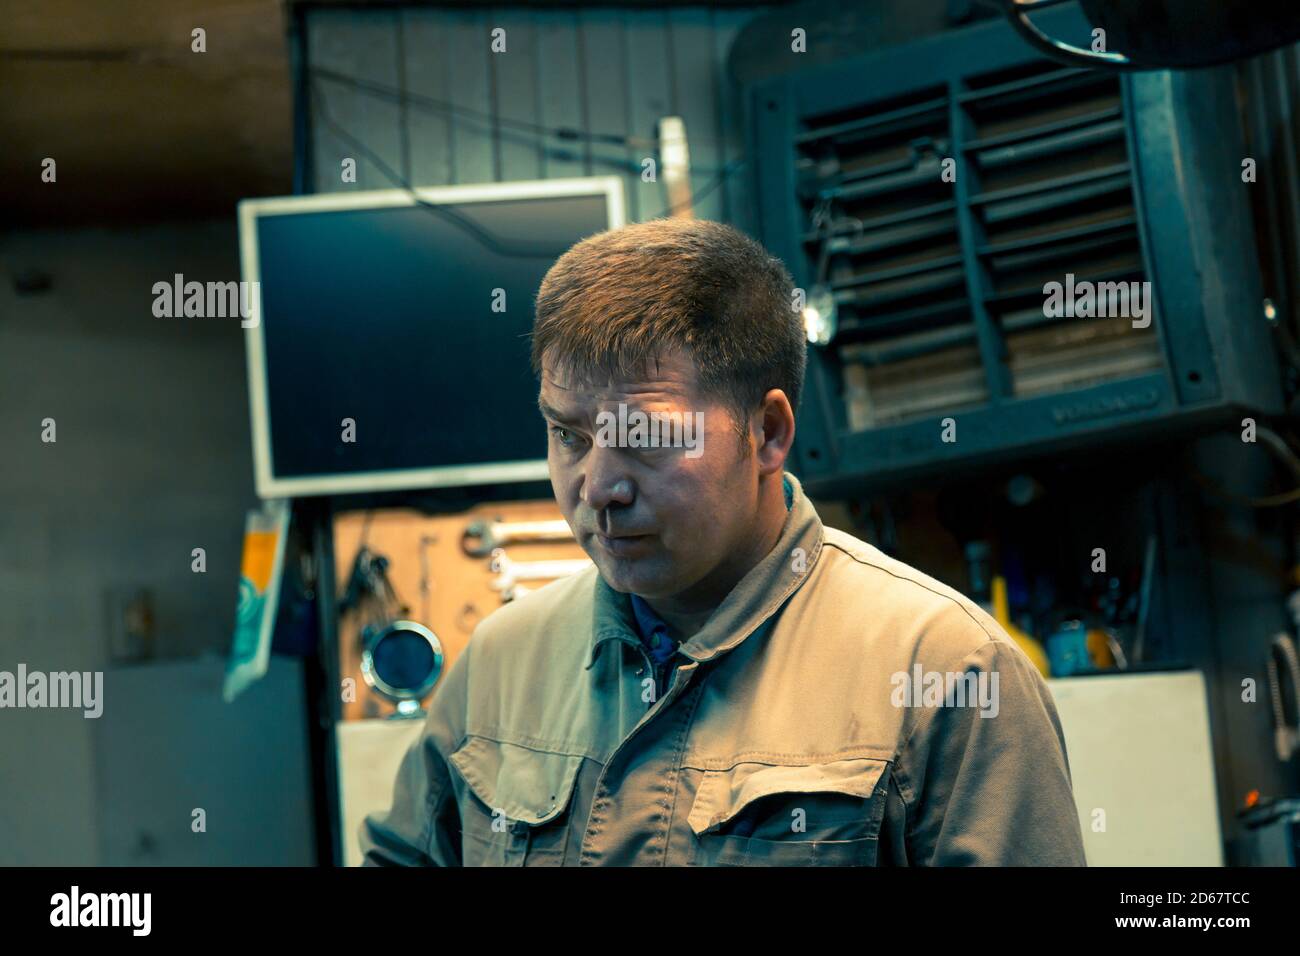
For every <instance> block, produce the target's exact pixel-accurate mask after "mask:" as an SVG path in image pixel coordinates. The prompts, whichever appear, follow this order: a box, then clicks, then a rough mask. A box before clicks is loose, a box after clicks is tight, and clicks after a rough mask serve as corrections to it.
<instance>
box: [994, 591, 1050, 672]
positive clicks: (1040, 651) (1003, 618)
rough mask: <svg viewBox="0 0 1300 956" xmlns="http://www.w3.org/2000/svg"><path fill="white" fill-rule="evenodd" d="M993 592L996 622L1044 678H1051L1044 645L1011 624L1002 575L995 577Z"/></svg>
mask: <svg viewBox="0 0 1300 956" xmlns="http://www.w3.org/2000/svg"><path fill="white" fill-rule="evenodd" d="M991 590H992V596H993V618H994V620H996V621H997V622H998V623H999V624H1001V625H1002V629H1003V630H1004V631H1006V632H1007V633H1008V634H1010V635H1011V639H1012V640H1013V641H1015V642H1016V643H1017V644H1019V645H1020V649H1021V650H1022V651H1024V652H1025V654H1026V656H1028V658H1029V659H1030V661H1032V662H1033V665H1034V666H1035V667H1037V668H1038V672H1039V673H1040V674H1042V675H1043V676H1044V677H1050V676H1051V669H1050V667H1049V666H1048V663H1047V651H1046V650H1044V648H1043V645H1042V644H1040V643H1039V642H1038V641H1036V640H1035V639H1034V638H1033V636H1031V635H1029V634H1026V633H1025V632H1024V631H1022V630H1021V629H1020V628H1018V627H1016V625H1015V624H1013V623H1012V622H1011V608H1010V604H1009V602H1008V601H1007V579H1006V578H1004V577H1003V576H1002V575H1000V574H995V575H993V586H992V589H991Z"/></svg>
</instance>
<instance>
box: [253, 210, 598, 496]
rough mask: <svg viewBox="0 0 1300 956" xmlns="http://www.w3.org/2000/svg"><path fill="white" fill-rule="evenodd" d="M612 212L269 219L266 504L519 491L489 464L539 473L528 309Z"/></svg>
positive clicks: (261, 224) (263, 316)
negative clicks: (378, 494)
mask: <svg viewBox="0 0 1300 956" xmlns="http://www.w3.org/2000/svg"><path fill="white" fill-rule="evenodd" d="M610 205H611V204H610V202H609V201H608V196H607V195H606V194H605V193H604V192H601V193H592V192H590V191H589V192H588V193H586V194H582V195H560V196H555V195H552V196H539V197H533V198H503V199H491V200H476V201H472V202H459V203H454V202H439V203H437V204H436V206H435V207H434V208H430V207H429V206H426V205H411V204H403V205H389V206H379V207H370V208H365V207H360V208H333V209H326V210H312V209H311V208H310V207H307V208H304V209H303V211H301V212H292V213H285V212H276V213H275V214H259V215H257V216H256V218H255V219H254V220H253V221H254V222H255V232H256V259H257V262H256V273H257V280H258V281H259V282H260V285H261V288H260V293H261V295H260V312H259V315H258V320H259V322H258V327H256V328H253V329H250V330H249V331H250V333H251V334H257V335H260V342H261V352H262V359H261V363H260V364H261V366H262V368H263V369H264V381H262V382H260V383H252V382H250V387H255V388H256V389H257V390H258V391H262V392H263V393H264V394H263V397H262V398H261V401H262V402H264V414H265V418H266V424H265V431H266V433H267V444H268V446H269V447H268V448H267V452H268V458H269V461H268V462H267V463H266V468H264V469H263V468H259V482H258V484H259V493H263V494H266V495H278V494H320V493H331V492H339V491H374V490H384V489H387V488H394V487H406V488H410V487H433V486H437V485H448V484H476V483H485V482H489V481H495V480H511V472H509V470H508V469H506V470H502V469H501V468H500V467H495V468H493V467H488V466H500V465H503V464H507V465H508V464H510V463H515V464H516V466H518V465H519V464H520V463H529V465H528V468H526V469H525V471H527V474H528V477H527V478H525V477H524V472H518V474H515V475H514V480H537V479H541V478H545V469H544V465H539V463H540V462H544V459H545V458H546V432H545V428H544V426H543V424H542V420H541V418H540V416H539V415H538V414H537V411H536V404H537V381H536V379H535V378H534V376H533V374H532V371H531V368H530V366H529V338H528V336H529V333H530V332H531V330H532V324H533V301H534V297H535V295H536V293H537V289H538V286H539V285H540V284H541V281H542V277H543V276H544V275H545V273H546V271H547V269H549V268H550V266H551V265H552V264H553V263H554V261H555V260H556V258H558V257H559V256H560V255H561V254H562V253H563V252H564V251H565V250H566V249H568V248H569V247H570V246H571V245H573V243H575V242H577V241H578V240H580V239H582V238H584V237H586V236H590V235H592V234H593V233H597V232H600V231H602V230H604V229H607V228H609V227H610V225H611V214H610ZM620 212H621V211H620ZM250 366H251V352H250ZM258 406H259V398H258V396H257V395H254V397H253V412H254V419H255V422H254V428H255V432H256V429H257V422H256V419H257V417H258V415H259V408H258ZM349 422H350V423H353V424H352V425H351V426H350V431H349V430H348V429H349ZM254 437H255V440H256V438H257V436H256V434H255V436H254ZM348 438H351V439H352V440H347V439H348ZM259 464H260V463H259ZM529 469H531V470H529ZM266 471H269V472H270V478H271V482H270V483H269V485H270V486H268V487H266V488H264V487H263V485H264V484H266V482H264V481H263V480H262V479H263V478H264V477H265V474H264V472H266ZM516 471H518V469H516Z"/></svg>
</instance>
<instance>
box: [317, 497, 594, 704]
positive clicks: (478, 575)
mask: <svg viewBox="0 0 1300 956" xmlns="http://www.w3.org/2000/svg"><path fill="white" fill-rule="evenodd" d="M359 556H360V558H361V560H360V561H358V557H359ZM334 558H335V575H336V580H337V581H338V586H339V590H340V592H341V596H340V599H339V621H338V638H339V674H340V677H341V679H342V680H343V682H344V685H343V702H342V706H341V714H342V719H343V720H345V721H351V720H364V719H367V718H377V717H380V718H382V717H389V716H395V715H397V714H398V713H399V701H397V700H394V699H392V697H391V696H390V695H389V694H386V693H385V692H384V691H383V690H382V689H380V688H382V687H383V686H384V681H382V680H378V679H377V675H376V672H375V666H374V655H372V659H371V661H370V662H369V663H370V665H371V666H370V668H369V670H370V673H369V680H368V679H367V673H366V670H367V668H366V667H365V666H363V665H364V664H365V663H366V662H364V661H363V656H364V651H365V649H366V646H367V640H371V641H373V638H374V636H375V634H376V633H377V632H379V631H380V630H381V629H382V628H381V625H382V624H383V623H384V622H385V621H405V622H411V623H412V624H414V625H419V627H418V628H415V629H414V630H415V631H416V632H418V633H421V634H423V633H424V631H426V630H427V632H428V633H429V634H431V635H432V636H433V638H434V641H435V642H436V646H437V648H438V650H439V652H440V655H441V657H440V660H439V663H440V666H441V672H440V676H439V679H441V675H445V674H446V673H447V671H448V669H450V667H451V666H452V664H454V663H455V661H456V659H457V658H458V657H459V656H460V653H461V652H462V651H463V650H464V649H465V646H466V644H468V643H469V638H470V635H471V634H472V633H473V631H474V628H475V626H476V625H477V624H478V622H479V621H480V620H482V619H483V618H484V617H486V616H487V615H488V614H490V613H492V611H494V610H496V609H497V608H499V607H501V606H502V605H503V604H506V603H508V602H510V601H513V600H520V599H522V598H524V597H526V596H527V594H528V593H529V592H530V591H532V590H535V589H537V588H539V587H542V586H544V585H545V584H547V583H549V582H550V581H553V580H556V579H557V578H560V577H564V576H567V575H569V574H573V573H575V572H577V571H580V570H582V569H583V568H585V567H587V566H588V565H590V563H591V561H590V559H589V558H588V557H587V555H586V554H585V552H583V550H582V548H581V546H579V544H578V543H577V541H575V540H574V538H573V534H572V532H571V531H570V530H569V527H568V525H567V524H566V523H565V521H564V518H563V516H562V515H561V514H560V510H559V508H558V507H556V505H555V502H553V501H546V500H537V501H506V502H493V503H487V504H483V505H477V506H475V507H473V508H470V509H467V510H465V511H462V512H457V513H455V514H440V515H426V514H423V513H421V512H419V511H416V510H413V509H379V510H373V511H365V512H362V511H357V512H348V513H346V514H342V515H339V516H337V517H336V518H335V519H334ZM349 678H350V679H351V683H348V681H349ZM436 687H437V683H436V682H435V683H433V684H432V685H431V686H430V687H429V688H428V689H427V690H425V691H423V692H422V693H421V694H420V696H419V698H418V699H416V700H414V701H413V702H412V703H408V704H405V705H404V706H405V708H406V709H410V710H412V711H415V710H416V709H417V708H418V706H419V704H420V703H421V702H423V701H427V700H428V697H429V696H430V695H431V694H432V693H433V691H434V690H435V689H436ZM349 691H351V692H350V693H349Z"/></svg>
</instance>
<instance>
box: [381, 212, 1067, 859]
mask: <svg viewBox="0 0 1300 956" xmlns="http://www.w3.org/2000/svg"><path fill="white" fill-rule="evenodd" d="M792 304H793V290H792V288H791V281H790V278H789V275H788V273H787V272H786V271H785V269H784V267H783V266H782V265H781V264H780V263H779V262H778V261H777V260H775V259H773V258H772V257H770V256H769V255H767V254H766V253H765V252H764V250H763V249H762V248H761V247H760V246H759V245H758V244H756V243H754V242H753V241H751V240H749V239H747V238H745V237H744V236H743V235H741V234H740V233H738V232H736V231H735V230H733V229H731V228H729V227H727V226H724V225H720V224H718V223H713V222H701V221H694V220H682V219H670V220H656V221H652V222H647V223H641V224H638V225H632V226H628V227H625V228H622V229H617V230H612V231H609V232H605V233H601V234H599V235H596V236H593V237H591V238H588V239H586V240H584V241H582V242H580V243H578V244H577V245H576V246H574V247H573V248H572V249H570V250H569V251H568V252H567V253H566V254H565V255H564V256H563V257H561V258H560V259H559V261H557V262H556V264H555V265H554V267H553V268H552V269H551V270H550V272H549V273H548V274H547V276H546V278H545V280H544V281H543V283H542V287H541V289H540V291H539V293H538V297H537V310H536V313H537V314H536V322H535V326H534V335H533V363H534V368H535V370H536V371H537V372H538V374H539V376H540V378H541V391H540V396H539V406H540V408H541V411H542V415H543V417H544V419H545V421H546V425H547V429H548V432H549V451H548V461H549V465H550V476H551V484H552V487H553V489H554V492H555V499H556V501H557V503H558V504H559V506H560V509H561V511H562V512H563V514H564V517H565V519H566V520H567V521H568V523H569V526H570V527H571V528H572V529H573V532H574V534H575V535H576V536H577V539H578V541H579V543H580V544H581V545H582V547H583V549H584V550H585V551H586V552H587V553H588V554H589V555H590V556H591V558H592V560H593V562H594V564H595V567H594V568H592V569H590V570H588V571H587V572H585V573H581V574H577V575H574V576H572V577H570V578H567V579H564V580H561V581H557V582H555V583H553V584H550V585H548V586H546V587H544V588H542V589H540V590H539V591H537V592H535V593H533V594H531V595H528V596H527V597H525V598H523V599H522V600H519V601H517V602H514V603H512V604H509V605H507V606H505V607H503V608H501V609H500V610H498V611H496V612H494V613H493V614H492V615H491V616H489V617H488V618H486V619H484V620H483V621H482V622H481V623H480V624H479V626H478V628H477V629H476V631H475V633H474V635H473V637H472V638H471V640H470V642H469V645H468V647H467V648H466V650H465V652H464V653H463V654H462V655H461V657H460V658H459V659H458V660H457V662H456V664H455V665H454V666H453V667H452V668H451V669H450V670H449V672H448V673H447V675H446V677H445V678H444V680H443V683H442V685H441V686H440V687H439V688H438V690H437V691H436V693H435V694H434V696H433V698H432V700H431V702H430V710H429V715H428V719H427V723H426V725H425V728H424V732H423V734H422V736H421V738H420V739H419V740H418V741H417V742H416V743H415V744H414V745H413V746H412V748H411V749H410V751H409V752H408V753H407V754H406V756H405V758H404V760H403V763H402V765H401V769H400V771H399V774H398V778H397V782H396V786H395V790H394V796H393V805H392V808H391V809H390V810H389V811H388V812H386V813H380V814H373V815H371V816H370V817H369V818H368V819H367V820H366V821H365V823H364V824H363V825H362V828H361V834H360V836H361V842H362V850H363V852H364V854H365V859H366V862H367V863H370V864H407V865H419V864H424V865H429V864H434V865H462V864H463V865H484V864H487V865H492V864H505V865H516V866H517V865H528V866H533V865H570V866H572V865H600V864H605V865H611V864H612V865H650V866H664V865H669V866H673V865H876V864H880V865H886V864H897V865H975V864H984V865H989V864H994V865H997V864H1046V865H1082V864H1083V863H1084V856H1083V848H1082V837H1081V834H1080V829H1079V822H1078V818H1077V811H1076V808H1075V805H1074V800H1073V796H1072V794H1071V784H1070V775H1069V768H1068V765H1067V762H1066V755H1065V746H1064V741H1063V738H1062V734H1061V728H1060V724H1059V721H1058V719H1057V715H1056V710H1055V707H1054V706H1053V703H1052V700H1051V697H1050V695H1049V693H1048V690H1047V687H1046V684H1045V683H1044V681H1043V680H1042V678H1041V677H1040V676H1039V675H1038V673H1037V672H1036V671H1035V670H1034V668H1033V666H1032V665H1031V664H1030V663H1029V661H1028V660H1027V659H1026V657H1025V656H1024V654H1023V653H1022V652H1021V651H1020V650H1019V648H1018V647H1017V646H1016V645H1015V644H1014V643H1013V642H1012V641H1011V639H1010V638H1009V637H1008V636H1007V634H1006V633H1005V632H1004V631H1003V630H1001V629H1000V628H999V626H998V625H997V623H996V622H995V621H994V620H993V619H992V618H990V617H989V616H988V615H987V614H986V613H985V612H984V611H983V610H981V609H980V607H979V606H978V605H976V604H974V603H973V602H971V601H970V600H968V599H966V598H965V597H963V596H962V595H961V594H960V593H958V592H957V591H954V590H953V589H952V588H949V587H946V586H945V585H943V584H941V583H939V582H938V581H935V580H933V579H931V578H929V577H927V576H926V575H924V574H922V573H920V572H919V571H917V570H915V569H913V568H911V567H908V566H907V565H905V564H903V563H902V562H900V561H896V560H893V559H891V558H889V557H887V556H886V555H884V554H882V553H881V552H880V551H879V550H877V549H876V548H874V547H872V546H871V545H870V544H867V543H865V542H863V541H859V540H858V539H856V538H854V537H852V536H850V535H848V534H845V533H844V532H842V531H837V530H833V529H830V528H825V527H824V526H823V525H822V523H821V521H820V520H819V518H818V516H817V513H816V511H815V510H814V509H813V507H812V505H811V504H810V503H809V501H808V499H807V498H806V497H805V496H804V494H803V491H802V489H801V487H800V484H799V482H798V480H797V479H796V478H795V477H794V476H792V475H789V474H787V473H786V472H785V470H784V465H785V462H786V457H787V456H788V455H789V453H790V447H791V443H792V442H793V440H794V435H795V414H794V410H795V409H796V408H797V407H798V402H799V393H800V390H801V387H802V384H803V374H804V363H805V345H804V329H803V324H802V320H801V317H800V315H799V313H798V312H797V311H795V310H794V309H793V308H792ZM638 413H639V415H638ZM656 413H657V414H656ZM620 416H622V417H621V418H620ZM634 420H635V421H640V422H641V423H642V424H644V422H645V421H646V420H651V421H653V422H655V423H656V426H657V427H650V428H646V427H641V428H636V427H624V426H625V425H627V424H628V423H631V422H633V421H634ZM612 423H621V424H619V425H618V427H613V424H612ZM664 423H669V424H668V425H665V424H664ZM659 426H661V427H659ZM656 438H657V439H660V440H655V439H656ZM665 438H666V439H667V440H663V439H665Z"/></svg>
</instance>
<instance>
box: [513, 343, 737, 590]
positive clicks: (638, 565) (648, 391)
mask: <svg viewBox="0 0 1300 956" xmlns="http://www.w3.org/2000/svg"><path fill="white" fill-rule="evenodd" d="M645 374H646V375H647V376H649V378H648V379H647V380H644V381H614V382H596V383H593V382H584V381H568V380H565V381H557V379H556V376H557V375H558V373H557V372H556V371H555V369H554V368H553V366H552V365H551V364H550V363H544V364H543V372H542V388H541V394H540V396H539V401H538V404H539V405H540V407H541V409H542V415H543V417H544V418H545V419H546V425H547V431H548V435H549V438H548V451H547V461H548V463H549V465H550V473H551V486H552V488H553V489H554V490H555V500H556V501H557V502H558V503H559V506H560V510H561V511H562V512H563V514H564V517H565V520H567V521H568V523H569V526H570V527H571V528H572V529H573V533H574V534H575V535H576V536H577V539H578V543H579V544H581V545H582V548H583V550H584V551H586V552H587V554H588V555H590V556H591V559H592V561H594V562H595V563H596V567H597V568H598V569H599V570H600V574H601V576H602V577H603V578H604V579H605V581H606V582H607V583H608V584H609V585H610V587H612V588H614V589H615V590H616V591H621V592H624V593H633V594H639V595H641V596H642V597H644V598H647V599H654V598H659V599H663V600H671V601H673V602H674V603H677V604H680V605H682V606H684V607H686V606H691V605H707V604H708V603H709V602H711V601H716V600H720V599H721V597H722V596H724V595H725V594H726V592H727V591H728V590H730V587H731V585H733V584H734V580H735V578H734V574H733V572H734V570H735V566H736V564H737V561H738V560H740V561H743V560H744V559H745V558H747V557H748V556H749V551H750V544H751V541H750V539H751V538H752V537H754V535H755V533H756V531H757V530H758V529H757V528H756V527H755V525H756V524H757V522H756V521H755V515H756V511H757V507H758V473H759V470H758V464H757V462H756V459H755V456H754V455H752V454H751V455H743V454H742V449H741V443H740V440H739V438H738V436H737V432H736V426H735V423H734V419H733V417H732V414H731V412H730V411H729V410H728V408H727V407H726V406H724V405H722V404H721V403H720V402H718V401H716V400H712V399H706V398H705V397H703V396H702V395H701V394H700V392H699V390H698V387H697V373H696V368H695V363H694V361H693V360H692V359H691V358H690V357H689V356H686V355H684V354H682V353H681V352H672V353H669V354H667V355H665V356H661V357H660V359H659V361H658V363H657V364H656V363H654V362H651V363H650V364H649V367H648V369H647V370H646V372H645ZM620 404H622V405H624V406H625V408H624V410H623V412H622V415H623V419H624V421H626V422H628V426H627V428H626V429H625V436H626V437H625V438H624V439H623V440H622V442H621V444H620V437H619V434H618V427H617V426H618V421H619V415H620V411H619V405H620ZM636 412H640V413H643V414H644V416H645V418H646V419H647V420H648V419H650V416H651V413H654V412H659V413H678V415H680V418H681V421H682V422H683V428H682V430H681V432H680V433H679V434H680V435H681V436H682V438H683V441H684V442H685V441H686V440H688V436H689V440H690V441H694V442H698V444H697V445H696V446H695V447H658V448H655V447H631V446H632V445H633V442H634V441H635V439H633V438H632V437H631V436H632V425H633V424H634V423H635V422H636V421H637V417H636V416H635V414H634V413H636ZM602 413H604V414H602ZM665 420H671V419H665ZM687 423H689V425H690V428H691V431H690V432H687V430H686V427H685V426H686V425H687ZM602 424H604V425H605V426H606V427H605V428H604V431H603V433H602ZM697 427H702V430H703V431H702V435H698V434H696V433H695V429H696V428H697ZM664 433H665V432H664V429H663V427H662V426H661V427H660V429H659V434H661V435H662V434H664ZM611 438H612V439H613V440H612V441H611V440H610V439H611ZM701 438H702V441H700V439H701ZM719 592H720V593H719Z"/></svg>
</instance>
